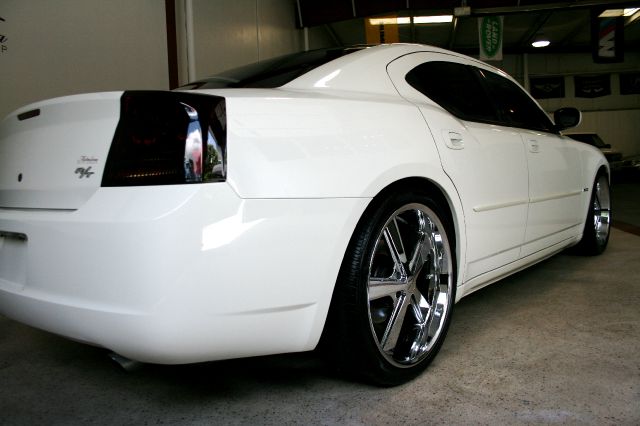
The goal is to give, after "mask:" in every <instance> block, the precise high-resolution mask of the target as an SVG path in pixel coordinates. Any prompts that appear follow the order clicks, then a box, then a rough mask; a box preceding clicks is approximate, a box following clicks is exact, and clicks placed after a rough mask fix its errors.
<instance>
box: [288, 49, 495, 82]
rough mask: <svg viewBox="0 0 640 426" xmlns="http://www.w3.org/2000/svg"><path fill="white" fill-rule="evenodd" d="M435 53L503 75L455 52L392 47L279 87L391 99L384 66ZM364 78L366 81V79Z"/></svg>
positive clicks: (364, 53)
mask: <svg viewBox="0 0 640 426" xmlns="http://www.w3.org/2000/svg"><path fill="white" fill-rule="evenodd" d="M418 52H423V53H438V54H443V55H448V56H450V57H452V58H456V60H457V61H460V62H463V63H467V64H469V65H474V66H477V67H480V68H483V69H487V70H491V71H493V72H496V73H499V74H501V75H505V73H504V72H502V71H500V70H499V69H498V68H495V67H492V66H491V65H488V64H486V63H484V62H481V61H479V60H476V59H473V58H471V57H469V56H465V55H462V54H459V53H456V52H452V51H449V50H446V49H442V48H439V47H435V46H429V45H424V44H410V43H394V44H382V45H377V46H371V47H367V48H364V49H361V50H358V51H356V52H353V53H350V54H348V55H345V56H342V57H340V58H337V59H334V60H332V61H330V62H328V63H326V64H324V65H321V66H319V67H317V68H315V69H313V70H311V71H309V72H307V73H305V74H303V75H301V76H300V77H298V78H296V79H294V80H292V81H291V82H289V83H287V84H285V85H284V86H282V88H285V89H299V90H323V89H325V90H326V89H333V90H337V91H355V92H366V93H375V94H385V95H394V94H397V91H396V90H395V88H394V87H393V84H392V82H391V81H390V79H389V76H388V75H387V72H386V65H387V64H389V63H390V62H392V61H393V60H395V59H397V58H399V57H401V56H404V55H408V54H412V53H418ZM365 77H366V78H365Z"/></svg>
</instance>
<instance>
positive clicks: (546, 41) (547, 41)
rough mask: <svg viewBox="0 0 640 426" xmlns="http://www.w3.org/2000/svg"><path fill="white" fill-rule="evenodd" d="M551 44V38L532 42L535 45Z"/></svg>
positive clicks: (545, 45)
mask: <svg viewBox="0 0 640 426" xmlns="http://www.w3.org/2000/svg"><path fill="white" fill-rule="evenodd" d="M550 44H551V42H550V41H549V40H536V41H534V42H533V43H531V45H532V46H533V47H547V46H548V45H550Z"/></svg>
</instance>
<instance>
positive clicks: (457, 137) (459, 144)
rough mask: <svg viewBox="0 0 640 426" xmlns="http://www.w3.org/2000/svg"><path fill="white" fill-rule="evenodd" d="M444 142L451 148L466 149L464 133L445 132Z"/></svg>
mask: <svg viewBox="0 0 640 426" xmlns="http://www.w3.org/2000/svg"><path fill="white" fill-rule="evenodd" d="M444 143H445V145H447V148H449V149H464V140H463V139H462V135H461V134H460V133H457V132H445V138H444Z"/></svg>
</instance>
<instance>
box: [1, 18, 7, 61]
mask: <svg viewBox="0 0 640 426" xmlns="http://www.w3.org/2000/svg"><path fill="white" fill-rule="evenodd" d="M2 22H5V19H4V18H3V17H1V16H0V23H2ZM0 29H2V28H1V27H0ZM7 40H8V38H7V36H6V35H4V34H3V33H2V32H0V53H4V52H6V51H7V50H8V49H9V48H8V47H7Z"/></svg>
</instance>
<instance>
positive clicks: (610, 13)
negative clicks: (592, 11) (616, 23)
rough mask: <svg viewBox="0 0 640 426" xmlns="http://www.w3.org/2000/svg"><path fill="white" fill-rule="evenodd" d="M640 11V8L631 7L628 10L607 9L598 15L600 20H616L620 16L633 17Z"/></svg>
mask: <svg viewBox="0 0 640 426" xmlns="http://www.w3.org/2000/svg"><path fill="white" fill-rule="evenodd" d="M638 10H640V7H629V8H626V9H607V10H605V11H604V12H602V13H601V14H600V15H598V18H616V17H618V16H632V15H633V14H634V13H636V12H637V11H638Z"/></svg>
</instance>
